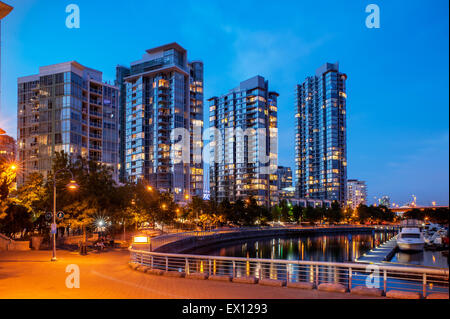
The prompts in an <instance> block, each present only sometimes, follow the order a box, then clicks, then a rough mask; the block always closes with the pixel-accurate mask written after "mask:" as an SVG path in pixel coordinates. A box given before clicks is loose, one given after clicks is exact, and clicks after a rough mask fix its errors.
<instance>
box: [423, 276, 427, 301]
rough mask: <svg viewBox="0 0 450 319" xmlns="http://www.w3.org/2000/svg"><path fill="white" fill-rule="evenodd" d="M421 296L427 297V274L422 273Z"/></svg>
mask: <svg viewBox="0 0 450 319" xmlns="http://www.w3.org/2000/svg"><path fill="white" fill-rule="evenodd" d="M422 294H423V297H424V298H426V297H427V274H426V273H424V274H423V292H422Z"/></svg>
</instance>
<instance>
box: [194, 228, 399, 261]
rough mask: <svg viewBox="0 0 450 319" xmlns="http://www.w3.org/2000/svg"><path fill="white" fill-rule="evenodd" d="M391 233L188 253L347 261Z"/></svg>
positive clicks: (267, 241)
mask: <svg viewBox="0 0 450 319" xmlns="http://www.w3.org/2000/svg"><path fill="white" fill-rule="evenodd" d="M393 236H394V234H393V233H382V232H377V233H375V235H372V234H371V233H359V234H352V235H349V234H345V233H341V234H326V235H324V234H318V235H307V236H306V235H305V236H295V237H292V236H291V237H286V236H280V237H273V238H257V239H247V240H242V241H239V242H228V243H223V244H220V245H214V246H208V247H203V248H199V249H197V250H195V251H193V252H191V253H193V254H200V255H212V256H230V257H247V258H267V259H284V260H310V261H330V262H345V261H351V260H354V259H356V258H358V257H359V256H361V255H362V254H364V253H365V252H367V251H369V250H370V249H372V248H374V245H376V244H382V243H384V242H385V241H387V240H389V239H391V238H392V237H393Z"/></svg>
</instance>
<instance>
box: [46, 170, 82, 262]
mask: <svg viewBox="0 0 450 319" xmlns="http://www.w3.org/2000/svg"><path fill="white" fill-rule="evenodd" d="M63 171H67V172H69V173H70V175H71V176H72V179H71V180H70V183H69V184H67V185H66V187H67V188H68V189H69V190H76V189H78V184H77V183H76V182H75V180H74V178H73V174H72V171H70V170H69V169H68V168H62V169H60V170H57V171H56V172H55V174H54V175H53V224H52V233H53V256H52V259H51V260H52V261H56V229H57V228H56V176H57V175H58V173H60V172H63Z"/></svg>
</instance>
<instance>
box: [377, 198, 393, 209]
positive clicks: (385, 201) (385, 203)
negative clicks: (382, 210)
mask: <svg viewBox="0 0 450 319" xmlns="http://www.w3.org/2000/svg"><path fill="white" fill-rule="evenodd" d="M379 204H380V206H384V207H387V208H390V207H391V199H390V198H389V196H386V195H385V196H383V197H381V198H380V201H379Z"/></svg>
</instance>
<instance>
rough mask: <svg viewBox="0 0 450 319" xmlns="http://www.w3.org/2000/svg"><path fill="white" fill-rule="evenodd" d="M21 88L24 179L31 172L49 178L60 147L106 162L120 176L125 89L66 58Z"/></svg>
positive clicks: (19, 112)
mask: <svg viewBox="0 0 450 319" xmlns="http://www.w3.org/2000/svg"><path fill="white" fill-rule="evenodd" d="M17 87H18V90H17V91H18V92H17V93H18V99H17V100H18V105H17V118H18V125H17V128H18V134H17V136H18V138H17V142H18V153H19V161H20V163H21V164H22V165H23V169H24V172H25V175H24V176H22V180H20V181H19V183H20V182H23V178H24V177H26V175H27V174H29V173H31V172H39V173H42V174H43V175H44V176H47V174H48V172H49V171H50V170H51V168H52V160H53V157H54V154H55V152H60V151H64V152H66V153H67V154H70V155H71V156H72V158H73V159H75V158H76V157H78V156H82V157H84V158H87V159H90V160H94V161H97V162H99V163H102V164H105V165H107V166H109V167H111V169H112V170H113V176H114V178H115V179H117V163H118V151H119V133H118V125H119V123H118V118H119V117H118V105H119V100H118V96H119V92H118V88H117V87H116V86H113V85H110V84H107V83H105V82H103V81H102V72H100V71H97V70H94V69H90V68H87V67H84V66H83V65H81V64H79V63H77V62H75V61H71V62H65V63H60V64H54V65H50V66H44V67H40V68H39V74H36V75H31V76H26V77H21V78H19V79H18V81H17Z"/></svg>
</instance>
